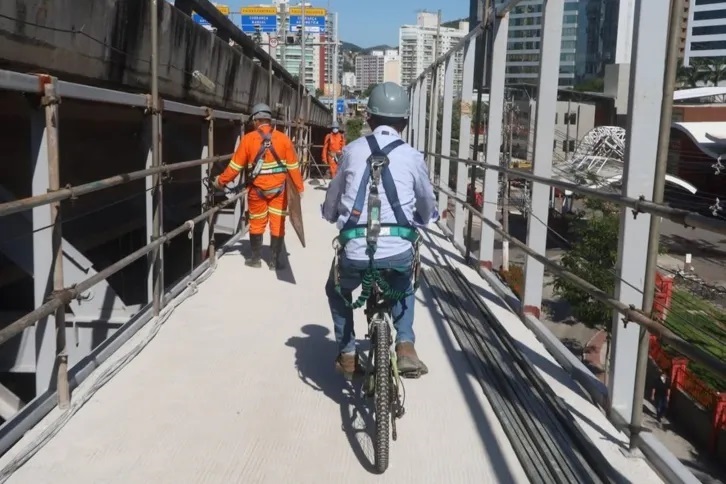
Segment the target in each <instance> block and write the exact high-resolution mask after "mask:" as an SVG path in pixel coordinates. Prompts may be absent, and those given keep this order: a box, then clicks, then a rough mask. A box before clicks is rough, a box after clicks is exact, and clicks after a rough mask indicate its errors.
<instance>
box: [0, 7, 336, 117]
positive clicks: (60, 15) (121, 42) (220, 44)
mask: <svg viewBox="0 0 726 484" xmlns="http://www.w3.org/2000/svg"><path fill="white" fill-rule="evenodd" d="M149 13H150V12H149V7H148V2H143V1H136V0H118V1H113V2H108V1H107V2H94V1H84V2H79V1H77V0H55V1H53V2H48V1H45V0H17V1H14V2H0V36H2V38H3V40H2V42H0V60H2V61H3V63H4V64H5V65H6V66H10V68H14V69H16V68H22V69H24V70H26V71H27V72H39V73H40V72H42V73H48V74H53V75H57V76H59V77H61V78H63V79H65V80H74V81H77V82H82V83H85V84H92V85H96V86H105V87H113V88H115V89H123V90H127V91H132V92H142V93H144V92H147V91H148V90H149V87H148V86H149V85H150V81H149V71H150V63H149V58H150V41H149V39H150V28H149V26H150V24H149V17H150V15H149ZM159 43H160V45H159V76H160V79H159V92H160V94H161V96H162V97H163V98H165V99H173V100H178V101H185V102H187V103H191V104H202V105H206V106H209V107H215V108H224V109H225V110H228V111H240V112H249V110H250V108H251V106H252V105H254V104H255V103H256V102H267V101H268V93H269V77H268V72H267V70H266V69H264V68H263V67H262V66H260V65H259V64H258V63H256V62H255V60H253V59H252V58H250V57H247V56H245V55H244V53H243V52H242V51H241V49H236V48H234V47H231V46H230V45H229V43H227V42H224V41H223V40H221V39H220V38H219V37H217V36H216V35H214V34H213V33H211V32H209V31H207V30H205V29H204V28H202V27H201V26H199V25H196V24H195V23H194V22H193V21H192V20H191V18H190V17H188V16H187V15H185V14H183V13H182V12H181V11H179V10H177V9H176V8H174V6H173V5H170V4H169V3H167V2H159ZM195 71H198V72H199V73H201V74H203V75H204V76H205V77H207V78H208V79H210V80H211V81H212V82H213V83H214V87H213V89H212V90H211V91H210V90H208V89H207V88H206V87H204V86H203V85H202V84H201V83H200V82H199V80H198V79H197V78H196V77H195V76H194V72H195ZM277 103H280V104H281V105H283V106H286V107H289V108H290V112H291V113H292V115H293V117H294V116H296V115H297V114H299V112H300V110H299V108H300V106H298V96H297V89H296V88H295V87H294V86H292V85H290V84H289V83H288V82H286V81H284V80H282V79H278V78H273V79H272V104H273V106H272V108H273V109H275V105H276V104H277ZM304 107H305V106H303V108H304ZM283 114H284V113H283V112H282V111H281V110H280V111H278V113H277V115H278V116H279V117H282V116H283ZM310 120H311V121H312V122H313V123H315V124H319V125H323V126H324V125H327V124H328V123H329V122H330V114H329V111H328V110H327V109H326V108H324V107H323V106H322V104H320V103H319V102H318V101H317V100H313V101H312V103H311V108H310Z"/></svg>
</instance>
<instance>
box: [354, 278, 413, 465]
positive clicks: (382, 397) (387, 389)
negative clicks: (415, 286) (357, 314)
mask: <svg viewBox="0 0 726 484" xmlns="http://www.w3.org/2000/svg"><path fill="white" fill-rule="evenodd" d="M385 292H386V291H385V290H384V289H383V288H381V287H380V284H379V281H378V280H375V281H374V282H373V284H372V287H371V295H370V297H369V298H368V301H367V302H366V308H365V310H364V311H365V314H366V319H367V321H368V334H366V339H370V341H371V344H370V348H369V349H368V355H367V358H366V364H365V376H364V379H363V394H364V395H365V396H366V397H368V398H373V399H374V412H375V421H376V432H375V467H376V470H377V471H378V472H380V473H383V472H385V471H386V469H387V468H388V461H389V446H390V441H389V437H390V438H393V440H394V441H396V439H397V438H398V434H397V432H396V419H399V418H401V417H403V415H404V414H405V412H406V409H405V407H404V405H403V403H404V401H405V396H404V399H402V398H401V391H400V390H401V389H402V388H403V385H402V382H401V376H400V374H399V373H398V361H397V357H396V351H395V344H394V338H393V329H394V328H393V315H392V309H393V304H394V302H392V301H390V300H388V299H387V298H386V297H385V295H384V294H385ZM404 395H405V394H404ZM389 423H390V428H389Z"/></svg>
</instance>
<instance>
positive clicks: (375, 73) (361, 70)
mask: <svg viewBox="0 0 726 484" xmlns="http://www.w3.org/2000/svg"><path fill="white" fill-rule="evenodd" d="M384 65H385V59H384V57H383V56H378V55H359V56H358V57H356V58H355V79H356V82H357V84H358V86H357V87H358V89H366V88H367V87H368V86H370V85H371V84H380V83H381V82H383V74H384V70H383V67H384Z"/></svg>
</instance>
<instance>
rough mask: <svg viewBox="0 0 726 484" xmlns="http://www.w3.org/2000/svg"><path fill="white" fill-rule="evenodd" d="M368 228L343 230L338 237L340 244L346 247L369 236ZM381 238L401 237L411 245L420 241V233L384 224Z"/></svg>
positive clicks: (411, 228) (408, 228)
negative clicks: (351, 242)
mask: <svg viewBox="0 0 726 484" xmlns="http://www.w3.org/2000/svg"><path fill="white" fill-rule="evenodd" d="M367 230H368V229H367V227H364V226H359V227H353V228H351V229H343V230H341V231H340V234H339V235H338V243H340V245H341V246H343V247H344V246H345V244H347V243H348V242H350V241H351V240H353V239H358V238H362V237H365V236H366V235H367ZM379 236H384V237H386V236H393V237H401V238H402V239H405V240H408V241H409V242H411V243H416V242H417V241H418V239H419V235H418V232H417V231H416V229H414V228H413V227H403V226H400V225H396V224H383V225H381V232H380V234H379Z"/></svg>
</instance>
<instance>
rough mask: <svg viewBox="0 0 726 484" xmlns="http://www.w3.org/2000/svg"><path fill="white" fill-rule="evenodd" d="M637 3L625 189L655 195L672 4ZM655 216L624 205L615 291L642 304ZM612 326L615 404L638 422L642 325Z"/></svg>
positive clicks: (617, 323)
mask: <svg viewBox="0 0 726 484" xmlns="http://www.w3.org/2000/svg"><path fill="white" fill-rule="evenodd" d="M636 9H637V10H636V14H635V34H634V38H633V54H632V57H631V60H632V64H631V68H630V88H629V96H628V125H627V129H626V133H627V136H626V139H625V159H624V166H623V188H622V194H623V195H625V196H628V197H632V198H636V199H637V198H639V197H640V196H643V197H644V198H645V199H646V200H651V199H652V196H653V186H654V174H655V165H656V157H657V152H658V134H659V131H660V129H659V123H658V120H659V119H660V116H661V103H662V101H663V72H664V66H665V56H666V45H667V40H668V20H669V9H668V8H664V5H663V2H662V0H641V1H639V2H637V3H636ZM646 12H647V14H646ZM650 217H651V216H650V215H647V214H640V215H638V216H637V217H634V216H633V211H632V210H631V209H629V208H625V207H623V208H622V209H621V210H620V234H619V241H618V259H617V263H616V266H615V268H616V270H615V273H616V274H617V280H616V281H615V294H614V296H615V297H616V298H617V299H618V300H620V301H621V302H622V303H624V304H627V305H633V306H635V307H636V308H641V307H642V305H643V289H644V282H645V281H644V279H645V274H646V272H645V271H646V261H647V254H648V247H647V244H646V242H645V241H647V240H648V233H649V231H650ZM612 331H613V336H612V343H611V344H612V351H611V361H612V364H611V365H610V378H609V381H608V386H609V393H610V410H611V411H613V410H615V411H617V412H619V413H620V414H621V416H622V417H623V418H624V420H625V421H626V422H628V423H629V424H631V425H632V424H633V422H634V420H633V418H634V417H635V418H636V419H637V415H636V414H635V412H634V406H633V399H634V397H635V391H634V385H635V373H636V372H635V369H636V368H637V359H638V358H637V355H638V346H639V343H640V339H641V330H640V327H639V326H637V325H635V324H626V323H625V322H623V321H622V317H621V316H620V315H619V314H618V315H616V314H613V319H612ZM643 337H646V338H647V336H643Z"/></svg>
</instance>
